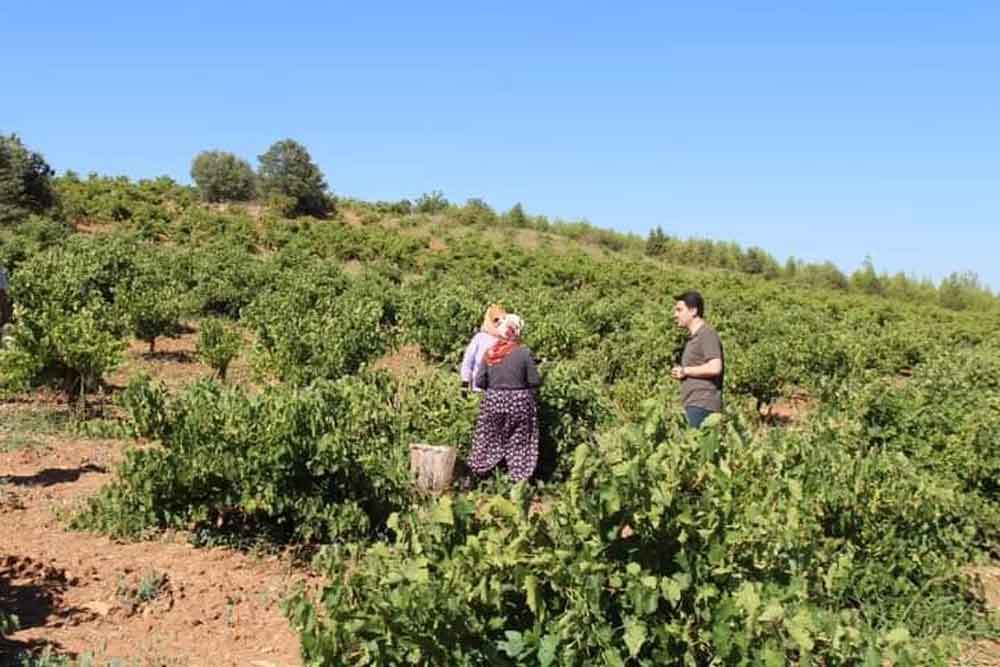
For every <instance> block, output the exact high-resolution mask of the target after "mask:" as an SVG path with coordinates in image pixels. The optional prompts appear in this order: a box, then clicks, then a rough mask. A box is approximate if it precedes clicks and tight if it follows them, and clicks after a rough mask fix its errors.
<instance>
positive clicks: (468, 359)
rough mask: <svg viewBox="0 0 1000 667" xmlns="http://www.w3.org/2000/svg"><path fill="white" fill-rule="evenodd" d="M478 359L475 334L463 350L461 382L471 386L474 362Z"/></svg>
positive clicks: (477, 336)
mask: <svg viewBox="0 0 1000 667" xmlns="http://www.w3.org/2000/svg"><path fill="white" fill-rule="evenodd" d="M478 357H479V334H476V335H475V336H474V337H473V339H472V342H470V343H469V346H468V347H467V348H465V356H464V357H463V358H462V371H461V373H462V382H468V383H469V384H470V385H471V384H472V380H473V378H474V377H475V375H474V373H475V369H476V361H477V360H478Z"/></svg>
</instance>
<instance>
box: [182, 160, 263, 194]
mask: <svg viewBox="0 0 1000 667" xmlns="http://www.w3.org/2000/svg"><path fill="white" fill-rule="evenodd" d="M191 178H193V179H194V182H195V184H197V186H198V192H200V193H201V197H202V199H204V200H205V201H210V202H222V201H250V200H251V199H253V198H254V196H255V194H256V189H257V177H256V175H255V174H254V173H253V168H252V167H251V166H250V163H249V162H247V161H246V160H243V159H240V158H238V157H236V156H235V155H233V154H232V153H226V152H223V151H202V152H201V153H198V155H196V156H195V158H194V160H192V162H191Z"/></svg>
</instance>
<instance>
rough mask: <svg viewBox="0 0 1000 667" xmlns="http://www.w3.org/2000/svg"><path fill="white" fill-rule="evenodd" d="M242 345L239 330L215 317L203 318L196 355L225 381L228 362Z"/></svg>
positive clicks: (237, 353) (234, 356)
mask: <svg viewBox="0 0 1000 667" xmlns="http://www.w3.org/2000/svg"><path fill="white" fill-rule="evenodd" d="M242 345H243V338H242V336H240V332H239V331H237V330H235V329H234V328H232V327H231V326H227V325H225V324H223V323H222V321H220V320H217V319H209V320H205V321H203V322H202V324H201V333H199V335H198V356H199V357H200V358H201V360H202V361H204V362H205V363H206V364H208V365H209V366H210V367H211V368H212V369H213V370H214V371H215V375H216V377H218V378H219V379H220V380H222V381H225V379H226V373H227V372H228V371H229V364H230V363H231V362H232V361H233V359H235V358H236V357H237V355H239V353H240V348H241V347H242Z"/></svg>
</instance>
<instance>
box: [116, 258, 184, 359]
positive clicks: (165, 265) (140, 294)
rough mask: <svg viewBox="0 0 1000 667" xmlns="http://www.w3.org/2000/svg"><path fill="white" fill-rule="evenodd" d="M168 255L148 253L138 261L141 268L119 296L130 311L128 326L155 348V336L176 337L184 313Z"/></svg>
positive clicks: (151, 351)
mask: <svg viewBox="0 0 1000 667" xmlns="http://www.w3.org/2000/svg"><path fill="white" fill-rule="evenodd" d="M169 262H170V258H169V256H166V255H159V254H147V255H143V256H142V257H141V259H140V260H139V261H138V263H137V264H138V271H137V273H136V275H135V277H134V279H133V280H132V282H131V283H130V284H126V285H123V286H122V289H121V292H120V294H119V296H118V298H119V299H120V300H121V303H122V305H123V308H124V309H125V312H126V313H127V317H128V320H129V326H130V328H131V330H132V335H134V336H135V337H136V338H138V339H139V340H142V341H145V342H147V343H148V344H149V352H150V354H152V353H153V352H155V351H156V339H157V338H159V337H161V336H168V337H171V338H173V337H176V336H177V335H178V334H179V333H180V331H181V322H180V319H181V316H182V315H183V313H184V310H185V309H184V304H183V298H182V291H181V286H180V283H179V282H178V281H176V280H175V279H174V278H173V276H172V275H171V273H172V267H171V266H170V265H169Z"/></svg>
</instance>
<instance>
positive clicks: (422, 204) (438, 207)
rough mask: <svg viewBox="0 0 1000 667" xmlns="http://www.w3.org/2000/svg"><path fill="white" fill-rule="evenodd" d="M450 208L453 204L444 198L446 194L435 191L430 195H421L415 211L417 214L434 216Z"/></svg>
mask: <svg viewBox="0 0 1000 667" xmlns="http://www.w3.org/2000/svg"><path fill="white" fill-rule="evenodd" d="M449 206H451V202H449V201H448V199H447V198H446V197H445V196H444V193H443V192H441V191H440V190H433V191H431V192H430V193H426V192H425V193H424V194H422V195H420V198H419V199H417V203H416V206H415V207H414V210H415V211H416V212H417V213H426V214H428V215H434V214H435V213H440V212H442V211H444V210H445V209H446V208H448V207H449Z"/></svg>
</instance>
